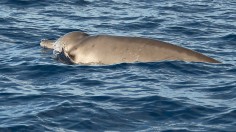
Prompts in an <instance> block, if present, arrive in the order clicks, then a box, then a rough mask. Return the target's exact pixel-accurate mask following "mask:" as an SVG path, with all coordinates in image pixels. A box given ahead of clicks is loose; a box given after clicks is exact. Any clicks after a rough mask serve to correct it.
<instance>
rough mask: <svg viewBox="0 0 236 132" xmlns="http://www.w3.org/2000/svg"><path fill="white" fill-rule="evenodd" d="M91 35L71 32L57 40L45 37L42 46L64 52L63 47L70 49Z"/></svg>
mask: <svg viewBox="0 0 236 132" xmlns="http://www.w3.org/2000/svg"><path fill="white" fill-rule="evenodd" d="M88 36H89V35H88V34H86V33H83V32H70V33H67V34H65V35H64V36H62V37H60V38H59V39H57V40H56V41H54V40H47V39H43V40H41V42H40V46H41V47H43V48H48V49H53V50H55V51H57V52H62V49H64V50H66V51H70V50H71V49H72V48H73V47H74V46H76V45H77V44H79V43H80V42H81V41H82V40H83V39H84V38H86V37H88Z"/></svg>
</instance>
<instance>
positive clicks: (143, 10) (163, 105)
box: [0, 0, 236, 132]
mask: <svg viewBox="0 0 236 132" xmlns="http://www.w3.org/2000/svg"><path fill="white" fill-rule="evenodd" d="M235 12H236V2H235V1H234V0H227V1H214V0H198V1H190V0H181V1H171V0H148V1H144V0H136V1H134V0H102V1H99V0H68V1H62V0H59V1H57V2H55V1H54V0H47V1H46V0H41V1H38V0H31V1H28V0H2V1H1V2H0V50H1V51H0V52H1V54H0V131H3V132H5V131H10V132H11V131H22V132H25V131H66V132H68V131H105V130H111V131H234V130H235V128H236V66H235V65H236V56H235V55H236V34H235V33H236V21H235V20H236V13H235ZM77 30H78V31H83V32H86V33H88V34H92V35H96V34H111V35H122V36H138V37H146V38H152V39H159V40H162V41H166V42H170V43H173V44H176V45H179V46H183V47H187V48H189V49H192V50H195V51H198V52H201V53H203V54H205V55H208V56H210V57H213V58H215V59H217V60H219V61H221V62H222V64H208V63H187V62H181V61H163V62H153V63H135V64H117V65H110V66H83V65H66V64H62V63H60V62H58V61H56V60H55V59H53V57H52V51H50V50H43V49H41V47H40V46H39V42H40V40H41V39H45V38H49V39H56V38H58V37H59V36H61V35H64V34H65V33H68V32H70V31H77Z"/></svg>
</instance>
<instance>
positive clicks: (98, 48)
mask: <svg viewBox="0 0 236 132" xmlns="http://www.w3.org/2000/svg"><path fill="white" fill-rule="evenodd" d="M40 46H41V47H43V48H49V49H53V50H54V53H55V56H56V58H57V59H58V60H59V61H61V62H63V63H67V64H102V65H111V64H119V63H135V62H158V61H185V62H204V63H221V62H220V61H218V60H216V59H213V58H211V57H208V56H206V55H203V54H201V53H199V52H196V51H193V50H191V49H187V48H184V47H180V46H178V45H174V44H171V43H168V42H163V41H159V40H155V39H150V38H142V37H130V36H114V35H89V34H87V33H84V32H79V31H73V32H69V33H67V34H65V35H63V36H61V37H60V38H58V39H57V40H48V39H43V40H41V42H40Z"/></svg>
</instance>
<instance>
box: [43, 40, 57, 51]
mask: <svg viewBox="0 0 236 132" xmlns="http://www.w3.org/2000/svg"><path fill="white" fill-rule="evenodd" d="M54 42H55V41H54V40H46V39H43V40H41V42H40V46H41V47H43V48H48V49H53V43H54Z"/></svg>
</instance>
